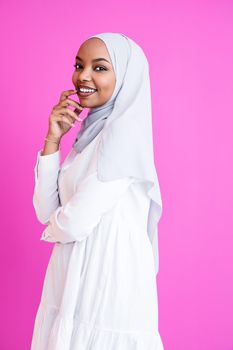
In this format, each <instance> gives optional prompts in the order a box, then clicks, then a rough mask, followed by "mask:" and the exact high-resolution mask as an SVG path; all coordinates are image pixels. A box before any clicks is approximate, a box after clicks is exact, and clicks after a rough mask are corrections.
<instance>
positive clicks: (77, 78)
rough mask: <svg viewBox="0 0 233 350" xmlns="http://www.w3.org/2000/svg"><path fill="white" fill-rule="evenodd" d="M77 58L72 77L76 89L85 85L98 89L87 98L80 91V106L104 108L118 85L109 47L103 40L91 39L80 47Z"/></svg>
mask: <svg viewBox="0 0 233 350" xmlns="http://www.w3.org/2000/svg"><path fill="white" fill-rule="evenodd" d="M77 56H78V57H79V58H77V57H76V62H75V71H74V73H73V76H72V82H73V84H74V86H75V88H76V89H79V86H80V85H84V86H87V87H89V88H93V89H96V91H95V92H94V93H91V94H90V93H89V95H86V96H81V92H79V90H78V92H77V94H78V97H79V100H80V104H81V105H82V106H83V107H86V108H93V107H99V106H102V105H103V104H104V103H105V102H107V101H108V100H109V99H110V98H111V96H112V94H113V91H114V88H115V84H116V77H115V72H114V68H113V66H112V63H111V58H110V56H109V54H108V50H107V47H106V46H105V43H104V42H103V41H102V40H101V39H99V38H90V39H88V40H86V41H85V42H84V43H83V44H82V45H81V46H80V48H79V50H78V53H77ZM100 58H101V59H100ZM97 59H98V60H97ZM103 59H104V60H103Z"/></svg>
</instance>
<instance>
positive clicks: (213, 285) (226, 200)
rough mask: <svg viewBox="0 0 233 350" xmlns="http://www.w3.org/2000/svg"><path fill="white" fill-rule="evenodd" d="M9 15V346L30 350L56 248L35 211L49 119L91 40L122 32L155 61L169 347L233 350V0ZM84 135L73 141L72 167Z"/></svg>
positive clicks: (4, 74)
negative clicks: (39, 157)
mask: <svg viewBox="0 0 233 350" xmlns="http://www.w3.org/2000/svg"><path fill="white" fill-rule="evenodd" d="M0 13H1V21H0V26H1V28H0V35H1V65H0V69H1V79H0V80H1V141H0V142H1V169H2V170H1V182H0V183H1V248H0V249H1V255H0V256H1V265H0V266H1V288H0V292H1V339H0V349H1V350H18V349H20V350H28V349H29V348H30V343H31V336H32V330H33V325H34V319H35V315H36V311H37V307H38V304H39V301H40V296H41V290H42V285H43V280H44V274H45V270H46V267H47V263H48V260H49V256H50V253H51V251H52V247H53V244H49V243H46V242H42V241H40V240H39V238H40V235H41V232H42V230H43V229H44V226H43V225H41V224H40V223H39V222H38V221H37V218H36V216H35V213H34V209H33V205H32V194H33V187H34V166H35V161H36V154H37V151H38V150H39V149H41V148H42V147H43V139H44V137H45V135H46V133H47V128H48V117H49V114H50V112H51V110H52V107H53V106H54V105H55V104H57V102H58V98H59V96H60V93H61V92H62V91H63V90H67V89H72V88H73V85H72V82H71V76H72V73H73V69H74V67H73V64H74V57H75V54H76V52H77V51H78V48H79V45H80V44H81V43H82V41H84V40H85V39H86V38H87V37H89V36H90V35H94V34H96V33H101V32H121V33H125V34H126V35H128V36H129V37H131V38H132V39H133V40H135V41H136V42H137V43H138V44H139V45H141V46H142V47H143V49H144V51H145V53H146V55H147V57H148V60H149V63H150V75H151V93H152V104H153V106H152V107H153V125H154V147H155V162H156V167H157V171H158V175H159V179H160V185H161V193H162V197H163V205H164V209H163V216H162V218H161V221H160V223H159V251H160V270H159V274H158V276H157V283H158V297H159V330H160V334H161V337H162V339H163V343H164V348H165V350H197V349H198V350H232V349H233V279H232V275H233V258H232V255H233V254H232V250H233V249H232V248H233V237H232V236H233V225H232V217H233V214H232V210H233V191H232V179H233V171H232V170H233V169H232V168H233V164H232V159H233V99H232V97H233V3H232V1H224V0H223V1H220V0H219V1H204V2H203V1H202V2H200V1H192V2H190V1H183V2H182V1H176V2H174V1H149V0H144V1H143V2H140V1H139V2H137V3H136V2H135V1H128V2H126V1H121V0H118V1H117V2H112V3H110V2H109V1H100V2H97V1H90V2H89V1H86V2H79V1H67V2H65V1H62V2H58V1H48V2H47V1H27V2H26V1H1V3H0ZM84 115H85V112H84ZM142 118H143V115H142ZM78 128H79V126H78V124H76V127H75V128H74V129H73V128H72V129H71V130H70V131H69V133H68V134H66V135H65V136H64V137H63V140H62V146H61V147H62V160H64V157H65V156H66V154H67V152H68V151H69V149H70V147H71V145H72V142H73V140H74V138H75V136H76V133H77V131H78Z"/></svg>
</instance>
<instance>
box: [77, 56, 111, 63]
mask: <svg viewBox="0 0 233 350" xmlns="http://www.w3.org/2000/svg"><path fill="white" fill-rule="evenodd" d="M75 58H76V59H78V60H80V61H83V60H82V59H81V57H79V56H76V57H75ZM98 61H106V62H108V63H110V62H109V61H108V60H106V59H105V58H102V57H100V58H95V59H94V60H92V62H98Z"/></svg>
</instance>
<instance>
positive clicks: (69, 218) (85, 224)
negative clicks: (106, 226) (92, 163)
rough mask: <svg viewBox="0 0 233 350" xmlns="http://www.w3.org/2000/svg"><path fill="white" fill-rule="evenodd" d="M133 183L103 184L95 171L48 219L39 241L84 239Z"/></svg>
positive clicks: (108, 182) (66, 241) (118, 181)
mask: <svg viewBox="0 0 233 350" xmlns="http://www.w3.org/2000/svg"><path fill="white" fill-rule="evenodd" d="M133 181H134V179H133V178H130V177H126V178H122V179H117V180H113V181H106V182H105V181H100V180H99V179H98V176H97V171H95V172H94V173H92V174H90V175H89V176H87V177H86V178H85V179H84V180H83V181H82V182H81V183H80V184H79V185H78V187H77V190H76V192H75V194H74V195H73V196H72V197H71V199H70V200H69V201H68V202H67V203H66V204H65V205H64V206H59V207H58V208H57V209H56V210H55V212H54V213H53V214H52V215H51V216H50V218H49V225H48V227H47V228H46V229H45V230H44V232H43V233H42V236H41V240H45V241H48V242H59V243H63V244H64V243H69V242H74V241H82V240H83V239H86V238H87V237H88V235H89V234H90V233H91V231H92V230H93V228H94V227H95V226H96V225H97V224H98V223H99V221H100V220H101V217H102V215H103V214H104V213H106V212H107V211H109V210H110V209H111V208H112V207H113V206H114V205H115V204H116V203H117V201H118V199H120V197H121V196H122V195H123V194H124V193H125V192H126V191H127V189H128V187H129V186H130V184H131V183H132V182H133Z"/></svg>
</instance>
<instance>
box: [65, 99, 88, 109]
mask: <svg viewBox="0 0 233 350" xmlns="http://www.w3.org/2000/svg"><path fill="white" fill-rule="evenodd" d="M61 104H62V106H74V107H76V108H77V109H78V110H80V111H83V109H84V107H82V106H81V105H80V104H79V103H78V102H77V101H74V100H72V99H70V98H67V99H66V100H64V101H62V102H61Z"/></svg>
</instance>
